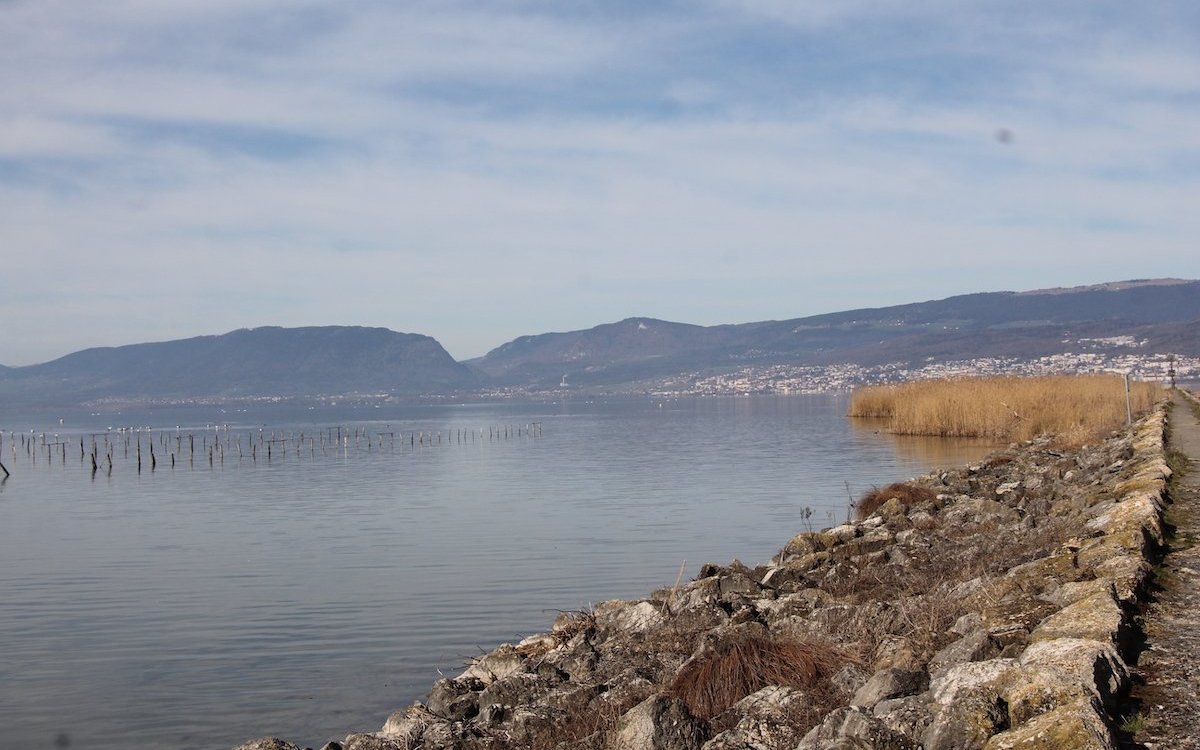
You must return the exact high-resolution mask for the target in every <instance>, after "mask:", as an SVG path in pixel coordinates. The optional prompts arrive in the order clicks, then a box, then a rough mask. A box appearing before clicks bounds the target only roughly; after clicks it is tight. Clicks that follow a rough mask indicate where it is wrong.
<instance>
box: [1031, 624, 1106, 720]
mask: <svg viewBox="0 0 1200 750" xmlns="http://www.w3.org/2000/svg"><path fill="white" fill-rule="evenodd" d="M1020 664H1021V666H1038V667H1050V668H1051V669H1054V670H1057V671H1058V672H1060V673H1062V674H1064V675H1067V676H1068V677H1069V678H1071V679H1073V680H1075V681H1076V682H1077V683H1078V684H1080V685H1083V686H1084V687H1086V688H1089V689H1090V690H1094V691H1095V695H1096V697H1097V698H1099V699H1100V700H1101V701H1102V702H1104V703H1105V704H1106V705H1109V706H1112V705H1115V703H1116V700H1117V698H1118V697H1119V696H1120V695H1121V694H1122V693H1123V691H1124V690H1125V688H1126V686H1127V685H1128V684H1129V670H1128V668H1127V667H1126V666H1125V662H1124V661H1122V660H1121V657H1120V656H1118V655H1117V652H1116V651H1115V650H1114V649H1113V647H1112V645H1111V644H1109V643H1101V642H1100V641H1092V640H1085V639H1082V638H1058V639H1055V640H1052V641H1039V642H1037V643H1034V644H1032V645H1030V646H1029V648H1027V649H1025V653H1023V654H1021V658H1020Z"/></svg>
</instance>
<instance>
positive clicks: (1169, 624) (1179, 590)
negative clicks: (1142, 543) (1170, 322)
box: [1130, 395, 1200, 750]
mask: <svg viewBox="0 0 1200 750" xmlns="http://www.w3.org/2000/svg"><path fill="white" fill-rule="evenodd" d="M1170 424H1171V432H1170V445H1169V447H1171V448H1174V449H1176V450H1178V451H1181V452H1182V453H1184V454H1185V455H1186V456H1187V457H1188V459H1189V461H1190V462H1191V467H1190V470H1189V471H1188V472H1187V473H1185V474H1184V475H1183V476H1182V477H1181V478H1179V480H1178V481H1176V482H1175V484H1174V485H1173V490H1172V503H1171V505H1170V506H1169V507H1168V509H1167V520H1168V521H1169V523H1170V524H1172V525H1173V526H1174V527H1175V529H1174V534H1173V536H1172V537H1171V539H1170V540H1169V547H1168V549H1167V555H1166V556H1165V557H1164V558H1163V561H1162V565H1161V567H1160V569H1159V571H1158V573H1157V574H1156V584H1157V585H1156V587H1155V589H1154V590H1153V592H1152V596H1151V599H1150V603H1149V605H1148V606H1147V607H1146V609H1145V610H1144V612H1143V615H1142V626H1143V629H1144V630H1145V634H1146V650H1145V651H1144V652H1143V653H1142V655H1141V658H1140V659H1139V661H1138V665H1137V670H1136V671H1137V674H1138V676H1140V678H1141V679H1142V680H1143V681H1144V683H1143V684H1142V685H1140V686H1139V687H1138V688H1136V689H1135V690H1134V693H1133V696H1132V697H1133V702H1134V704H1135V705H1137V704H1139V703H1140V707H1138V708H1137V710H1138V711H1139V715H1140V719H1141V720H1140V722H1135V723H1134V724H1133V725H1132V726H1131V727H1130V728H1134V727H1137V728H1138V731H1137V732H1136V735H1135V737H1134V739H1135V741H1136V743H1137V745H1136V746H1137V747H1144V748H1148V749H1150V750H1165V749H1166V748H1172V749H1178V750H1192V749H1195V750H1200V544H1198V542H1200V423H1198V422H1197V419H1196V416H1195V413H1194V412H1193V410H1192V406H1191V404H1189V403H1188V402H1187V400H1186V399H1184V398H1182V397H1180V396H1178V395H1176V396H1175V409H1174V411H1173V412H1172V415H1171V423H1170ZM1139 724H1140V726H1138V725H1139Z"/></svg>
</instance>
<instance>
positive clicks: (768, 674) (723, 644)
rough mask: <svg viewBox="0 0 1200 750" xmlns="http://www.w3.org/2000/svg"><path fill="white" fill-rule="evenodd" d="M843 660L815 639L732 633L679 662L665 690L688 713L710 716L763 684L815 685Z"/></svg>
mask: <svg viewBox="0 0 1200 750" xmlns="http://www.w3.org/2000/svg"><path fill="white" fill-rule="evenodd" d="M848 660H849V657H848V656H847V655H846V654H845V653H844V652H842V651H841V650H839V649H837V648H835V647H834V646H832V645H831V644H829V643H825V642H821V641H808V640H790V639H783V638H776V637H762V636H756V635H735V636H733V637H729V638H726V639H724V640H722V641H719V642H718V643H717V644H716V645H715V646H713V647H712V648H710V649H708V650H707V651H705V652H704V653H702V654H700V655H699V656H697V657H695V658H694V659H692V660H690V661H688V662H687V663H686V664H684V665H683V667H681V668H680V670H679V672H678V674H677V675H676V676H675V680H674V681H673V682H672V683H671V687H670V690H669V692H670V694H671V695H673V696H675V697H677V698H679V699H680V700H681V701H683V702H684V703H686V704H687V707H688V709H689V710H690V711H691V712H692V714H693V715H695V716H699V717H702V718H705V719H711V718H713V717H715V716H717V715H718V714H720V713H721V712H722V711H725V710H726V709H728V708H729V707H730V706H732V705H733V704H734V703H737V702H738V701H740V700H741V699H742V698H745V697H746V696H748V695H750V694H751V693H754V692H757V691H758V690H761V689H762V688H764V687H767V686H768V685H778V686H781V687H795V688H807V689H811V688H814V687H817V686H818V685H819V684H820V683H821V682H823V681H827V680H828V679H829V677H830V676H832V675H833V673H834V672H836V671H837V670H838V669H840V668H841V667H842V666H843V665H844V664H846V662H847V661H848Z"/></svg>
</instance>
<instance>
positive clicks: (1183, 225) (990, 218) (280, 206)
mask: <svg viewBox="0 0 1200 750" xmlns="http://www.w3.org/2000/svg"><path fill="white" fill-rule="evenodd" d="M1195 20H1197V19H1196V18H1195V12H1194V11H1193V10H1191V8H1190V7H1189V6H1187V5H1184V4H1182V3H1176V4H1172V3H1165V4H1156V8H1155V10H1153V11H1148V10H1146V9H1135V8H1130V7H1126V6H1123V5H1118V4H1115V3H1107V2H1105V3H1068V4H1053V5H1047V4H1041V3H1016V2H1004V3H1002V2H993V3H983V4H977V5H975V6H972V8H971V9H964V8H963V7H961V5H960V4H957V3H949V2H940V1H938V2H923V3H898V2H897V3H857V2H839V3H824V2H810V3H804V2H800V3H777V2H773V0H743V1H741V2H734V1H733V0H713V2H711V3H708V4H700V5H697V4H687V5H682V4H681V5H678V6H675V5H671V4H667V5H661V6H655V7H650V6H642V5H640V4H581V5H574V6H571V7H569V8H568V7H566V6H559V5H555V4H535V3H524V2H511V3H467V2H449V3H447V2H438V3H432V2H431V3H419V2H413V3H403V4H396V3H386V2H357V3H346V4H341V5H336V6H329V5H328V4H324V3H320V4H319V3H308V2H291V1H289V2H270V1H269V2H257V3H246V2H240V1H237V0H218V1H216V2H214V1H212V0H209V1H208V2H191V1H190V0H189V1H187V2H176V3H169V4H166V3H157V2H149V1H148V0H116V1H114V2H109V3H101V4H90V5H81V4H76V3H67V2H64V1H61V0H37V1H36V2H34V1H28V0H15V1H13V2H7V3H3V4H0V40H2V41H3V43H2V44H0V225H2V226H3V227H4V229H3V232H2V234H0V241H2V242H3V246H4V251H3V269H2V270H3V273H2V274H0V316H4V318H5V319H6V320H13V319H19V320H21V321H22V324H21V325H17V326H12V325H6V326H3V327H2V328H0V362H4V363H6V364H18V363H24V362H30V361H34V360H38V359H44V358H47V357H50V356H55V355H58V354H62V353H65V352H66V351H69V350H71V349H73V348H78V347H80V346H84V345H88V344H117V343H126V342H132V341H138V340H143V339H149V338H170V337H173V336H182V335H191V334H195V333H205V332H215V331H220V330H227V329H230V328H235V327H239V326H243V325H258V324H266V323H279V324H295V325H299V324H317V323H331V322H344V323H364V324H373V325H387V326H389V327H392V328H396V329H399V330H417V331H421V332H426V333H430V334H432V335H435V336H437V337H438V338H439V339H440V340H442V341H443V342H444V343H446V344H447V345H448V346H449V347H450V349H451V351H452V352H453V353H455V354H456V355H459V356H466V355H473V354H479V353H481V352H482V351H484V350H485V349H487V348H489V347H490V346H492V345H496V344H499V343H501V342H502V341H503V340H505V339H507V338H511V337H513V336H516V335H519V334H522V333H529V332H535V331H538V330H544V329H550V328H556V329H563V328H569V327H573V326H583V325H592V324H595V323H597V322H602V321H605V320H612V319H617V318H621V317H625V316H626V315H629V314H635V313H636V314H651V315H659V316H662V317H670V318H676V319H683V320H689V321H693V322H700V323H716V322H734V321H740V320H751V319H756V318H765V317H775V318H779V317H788V316H794V315H801V314H808V313H816V312H823V311H827V310H833V309H840V308H844V307H851V306H860V305H868V304H886V303H891V302H903V301H908V300H911V299H918V298H932V297H937V296H945V295H947V294H952V293H957V292H964V291H977V290H982V289H989V288H998V287H1009V288H1031V287H1037V286H1045V285H1057V284H1072V283H1088V282H1095V281H1102V280H1111V279H1113V278H1118V277H1131V276H1139V277H1141V276H1151V275H1174V276H1197V275H1198V271H1200V262H1198V261H1197V260H1196V259H1195V253H1194V250H1193V240H1192V238H1194V237H1195V236H1196V233H1197V230H1200V220H1198V219H1197V218H1196V217H1195V212H1194V209H1193V208H1192V207H1193V206H1194V204H1195V200H1196V198H1197V196H1198V193H1200V178H1198V177H1197V175H1198V174H1200V172H1197V171H1196V169H1195V166H1196V162H1197V159H1198V157H1200V135H1198V134H1200V96H1197V94H1200V91H1198V89H1200V75H1197V74H1198V73H1200V51H1198V50H1200V44H1197V41H1198V40H1197V38H1196V37H1197V35H1198V34H1197V32H1196V31H1195V29H1197V28H1200V25H1197V24H1196V23H1189V22H1190V21H1195ZM1001 133H1002V134H1003V137H998V134H1001Z"/></svg>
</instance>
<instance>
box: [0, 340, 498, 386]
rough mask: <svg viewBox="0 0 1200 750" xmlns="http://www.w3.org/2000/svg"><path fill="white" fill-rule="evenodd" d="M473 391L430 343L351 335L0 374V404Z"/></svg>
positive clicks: (165, 346) (190, 348)
mask: <svg viewBox="0 0 1200 750" xmlns="http://www.w3.org/2000/svg"><path fill="white" fill-rule="evenodd" d="M475 385H476V376H475V374H474V373H473V372H471V370H470V369H468V368H467V367H465V366H464V365H461V364H459V363H457V362H455V361H454V359H453V358H452V357H451V356H450V354H449V353H448V352H446V350H445V349H443V348H442V346H441V344H439V343H438V342H437V341H436V340H434V339H432V338H430V337H428V336H422V335H418V334H412V333H396V332H395V331H390V330H388V329H386V328H362V327H356V326H323V327H313V328H278V327H264V328H254V329H242V330H238V331H232V332H230V333H226V334H223V335H220V336H197V337H195V338H189V339H181V340H177V341H164V342H159V343H150V344H133V345H130V346H119V347H108V348H98V349H86V350H84V351H80V352H76V353H74V354H69V355H67V356H65V357H62V358H60V359H56V360H54V361H52V362H46V363H44V364H39V365H31V366H28V367H11V368H4V369H0V397H3V398H4V399H5V400H8V401H10V402H11V401H20V402H25V403H79V402H84V401H89V400H95V399H101V398H114V399H147V398H149V399H169V398H200V397H205V398H207V397H248V396H272V395H278V396H314V395H321V394H346V393H392V394H403V395H414V394H421V393H430V392H447V391H454V390H458V389H461V388H469V387H473V386H475Z"/></svg>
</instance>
